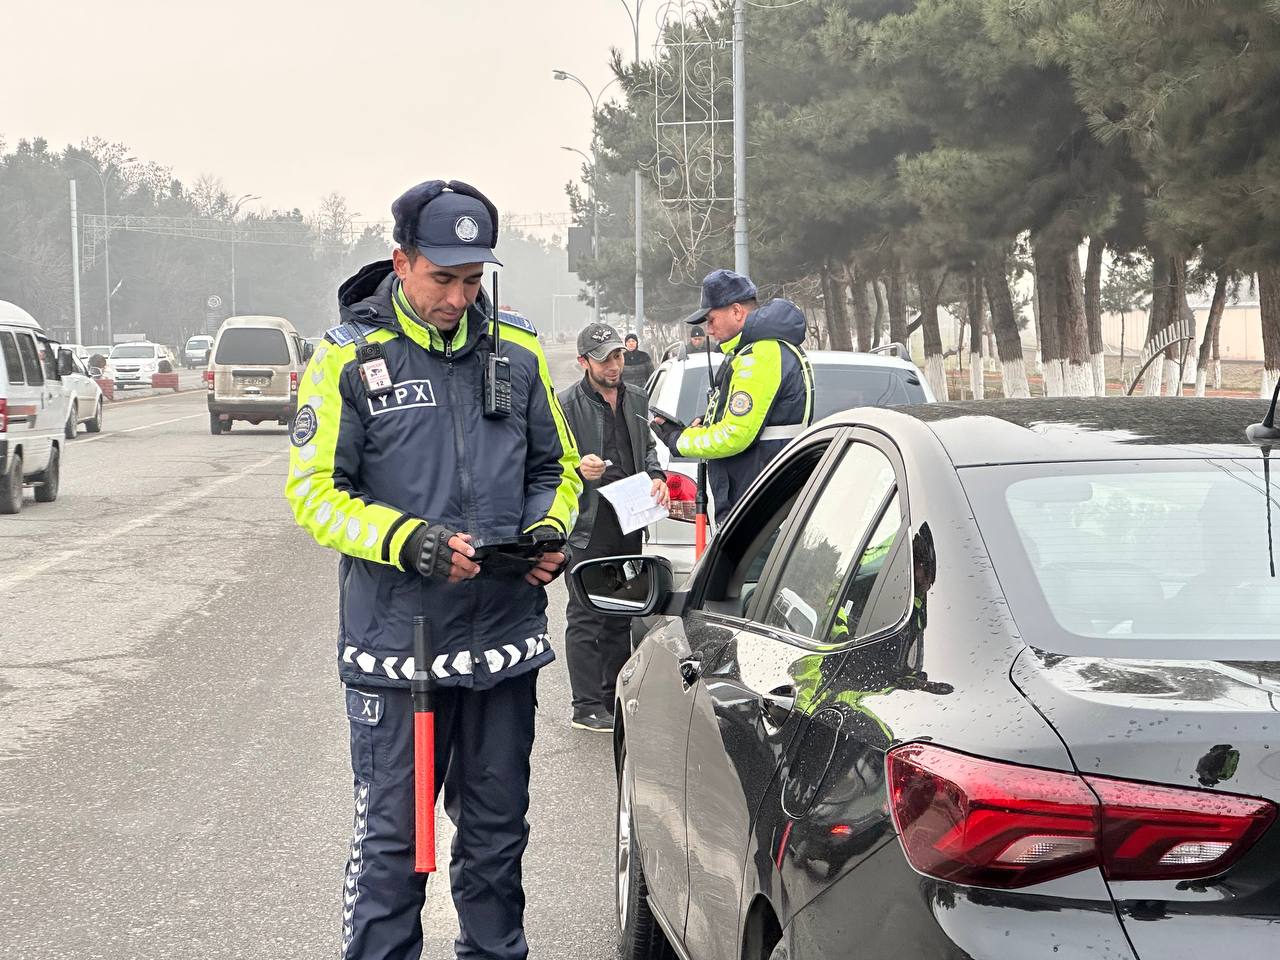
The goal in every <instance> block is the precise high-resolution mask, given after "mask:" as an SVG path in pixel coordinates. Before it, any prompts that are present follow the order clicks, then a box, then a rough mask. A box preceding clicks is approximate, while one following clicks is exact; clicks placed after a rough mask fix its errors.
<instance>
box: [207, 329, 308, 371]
mask: <svg viewBox="0 0 1280 960" xmlns="http://www.w3.org/2000/svg"><path fill="white" fill-rule="evenodd" d="M213 362H214V363H263V364H271V365H273V366H287V365H288V364H289V343H288V341H286V340H285V337H284V334H283V333H282V332H281V331H279V330H276V329H275V328H274V327H232V328H231V329H230V330H224V331H222V337H221V338H220V339H219V340H218V353H217V356H215V357H214V359H213Z"/></svg>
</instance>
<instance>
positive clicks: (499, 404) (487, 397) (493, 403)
mask: <svg viewBox="0 0 1280 960" xmlns="http://www.w3.org/2000/svg"><path fill="white" fill-rule="evenodd" d="M501 328H502V321H501V320H500V319H499V318H498V272H497V271H496V270H495V271H494V272H493V353H491V354H489V359H488V361H487V362H486V363H485V365H484V415H485V416H486V417H488V418H489V419H490V420H501V419H503V418H504V417H509V416H511V361H510V360H508V359H507V358H506V357H503V356H500V355H499V354H500V353H501V350H502V334H501V332H500V331H501Z"/></svg>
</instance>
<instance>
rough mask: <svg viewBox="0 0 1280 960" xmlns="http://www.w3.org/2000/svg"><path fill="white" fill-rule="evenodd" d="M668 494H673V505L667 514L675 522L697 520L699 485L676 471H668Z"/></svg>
mask: <svg viewBox="0 0 1280 960" xmlns="http://www.w3.org/2000/svg"><path fill="white" fill-rule="evenodd" d="M667 492H668V493H670V494H671V505H670V506H669V507H668V508H667V513H668V514H670V515H671V517H672V518H673V519H675V520H690V521H691V520H695V519H697V505H696V503H695V501H696V500H697V497H698V485H697V484H696V483H694V482H693V481H692V480H690V479H689V478H688V477H686V476H685V475H684V474H683V473H680V472H678V471H676V470H668V471H667Z"/></svg>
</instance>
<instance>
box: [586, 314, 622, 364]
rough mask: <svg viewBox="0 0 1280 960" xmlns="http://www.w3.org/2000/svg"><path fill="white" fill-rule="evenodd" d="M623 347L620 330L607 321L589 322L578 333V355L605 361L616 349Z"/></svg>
mask: <svg viewBox="0 0 1280 960" xmlns="http://www.w3.org/2000/svg"><path fill="white" fill-rule="evenodd" d="M621 349H623V346H622V341H621V340H619V339H618V331H617V330H615V329H613V327H611V326H609V325H608V324H607V323H589V324H587V325H586V326H585V327H583V328H582V332H581V333H579V334H578V356H580V357H590V358H591V359H592V360H599V361H604V360H607V359H608V358H609V354H611V353H613V351H615V350H621Z"/></svg>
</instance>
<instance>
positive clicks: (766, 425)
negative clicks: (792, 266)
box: [653, 270, 813, 520]
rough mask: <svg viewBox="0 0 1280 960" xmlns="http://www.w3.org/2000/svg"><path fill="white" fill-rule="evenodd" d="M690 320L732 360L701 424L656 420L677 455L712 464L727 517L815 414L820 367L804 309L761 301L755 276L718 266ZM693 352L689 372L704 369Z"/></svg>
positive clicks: (720, 511)
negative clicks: (809, 344)
mask: <svg viewBox="0 0 1280 960" xmlns="http://www.w3.org/2000/svg"><path fill="white" fill-rule="evenodd" d="M685 322H686V323H691V324H696V323H702V322H705V323H706V327H707V331H708V332H709V333H710V334H711V336H712V337H714V338H715V340H716V342H717V343H718V344H719V348H720V351H721V352H722V353H723V354H724V355H725V360H724V362H723V363H722V364H721V365H720V369H719V371H718V372H717V374H716V378H715V386H714V388H713V390H712V392H711V397H710V400H709V401H708V404H707V413H706V416H705V417H704V418H703V419H702V422H701V423H700V424H697V425H694V426H690V427H687V428H682V427H680V426H678V425H676V424H673V423H669V422H667V421H665V420H664V419H663V418H662V417H657V418H655V419H654V422H653V423H654V431H655V432H656V433H657V434H658V436H659V437H660V438H661V439H662V441H663V442H664V443H665V444H666V445H667V446H668V447H669V448H670V449H671V451H672V453H675V454H678V455H679V456H682V457H691V458H694V459H698V460H707V461H709V464H708V468H707V476H708V480H709V482H710V486H711V493H712V496H713V497H714V500H715V514H716V517H717V519H718V520H723V518H724V517H725V515H726V514H728V512H729V511H730V510H731V509H733V506H734V504H736V503H737V502H738V500H739V499H740V498H741V497H742V495H743V493H745V492H746V489H747V487H749V486H750V485H751V482H752V481H753V480H755V478H756V477H758V476H759V475H760V473H761V471H763V470H764V468H765V467H766V466H768V464H769V461H770V460H772V459H773V458H774V457H775V456H777V455H778V453H779V452H780V451H781V450H782V448H783V447H785V446H786V445H787V442H788V441H790V440H791V439H793V438H794V437H798V436H799V435H800V433H801V432H802V431H803V430H804V429H805V428H806V427H808V426H809V424H810V422H811V421H812V419H813V369H812V367H811V366H810V365H809V358H808V357H807V356H806V355H805V352H804V348H803V347H802V346H801V344H803V343H804V337H805V322H804V314H803V313H801V312H800V308H799V307H797V306H796V305H795V304H794V303H792V302H791V301H790V300H783V299H776V300H770V301H769V302H768V303H766V304H765V305H764V306H760V304H759V303H758V302H757V300H756V285H755V284H754V283H752V282H751V280H750V278H748V277H745V276H743V275H742V274H740V273H734V272H733V271H732V270H713V271H712V272H711V273H709V274H707V276H706V278H705V279H704V280H703V281H702V305H701V306H700V307H699V309H698V310H696V311H695V312H694V313H693V314H692V315H690V316H689V317H688V319H687V320H686V321H685ZM696 329H697V328H696V327H695V330H696ZM689 356H690V362H689V363H688V365H687V366H686V368H685V376H686V377H688V376H695V375H696V373H697V370H698V366H697V364H696V363H695V362H694V359H693V358H694V354H693V353H692V352H690V354H689Z"/></svg>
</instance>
